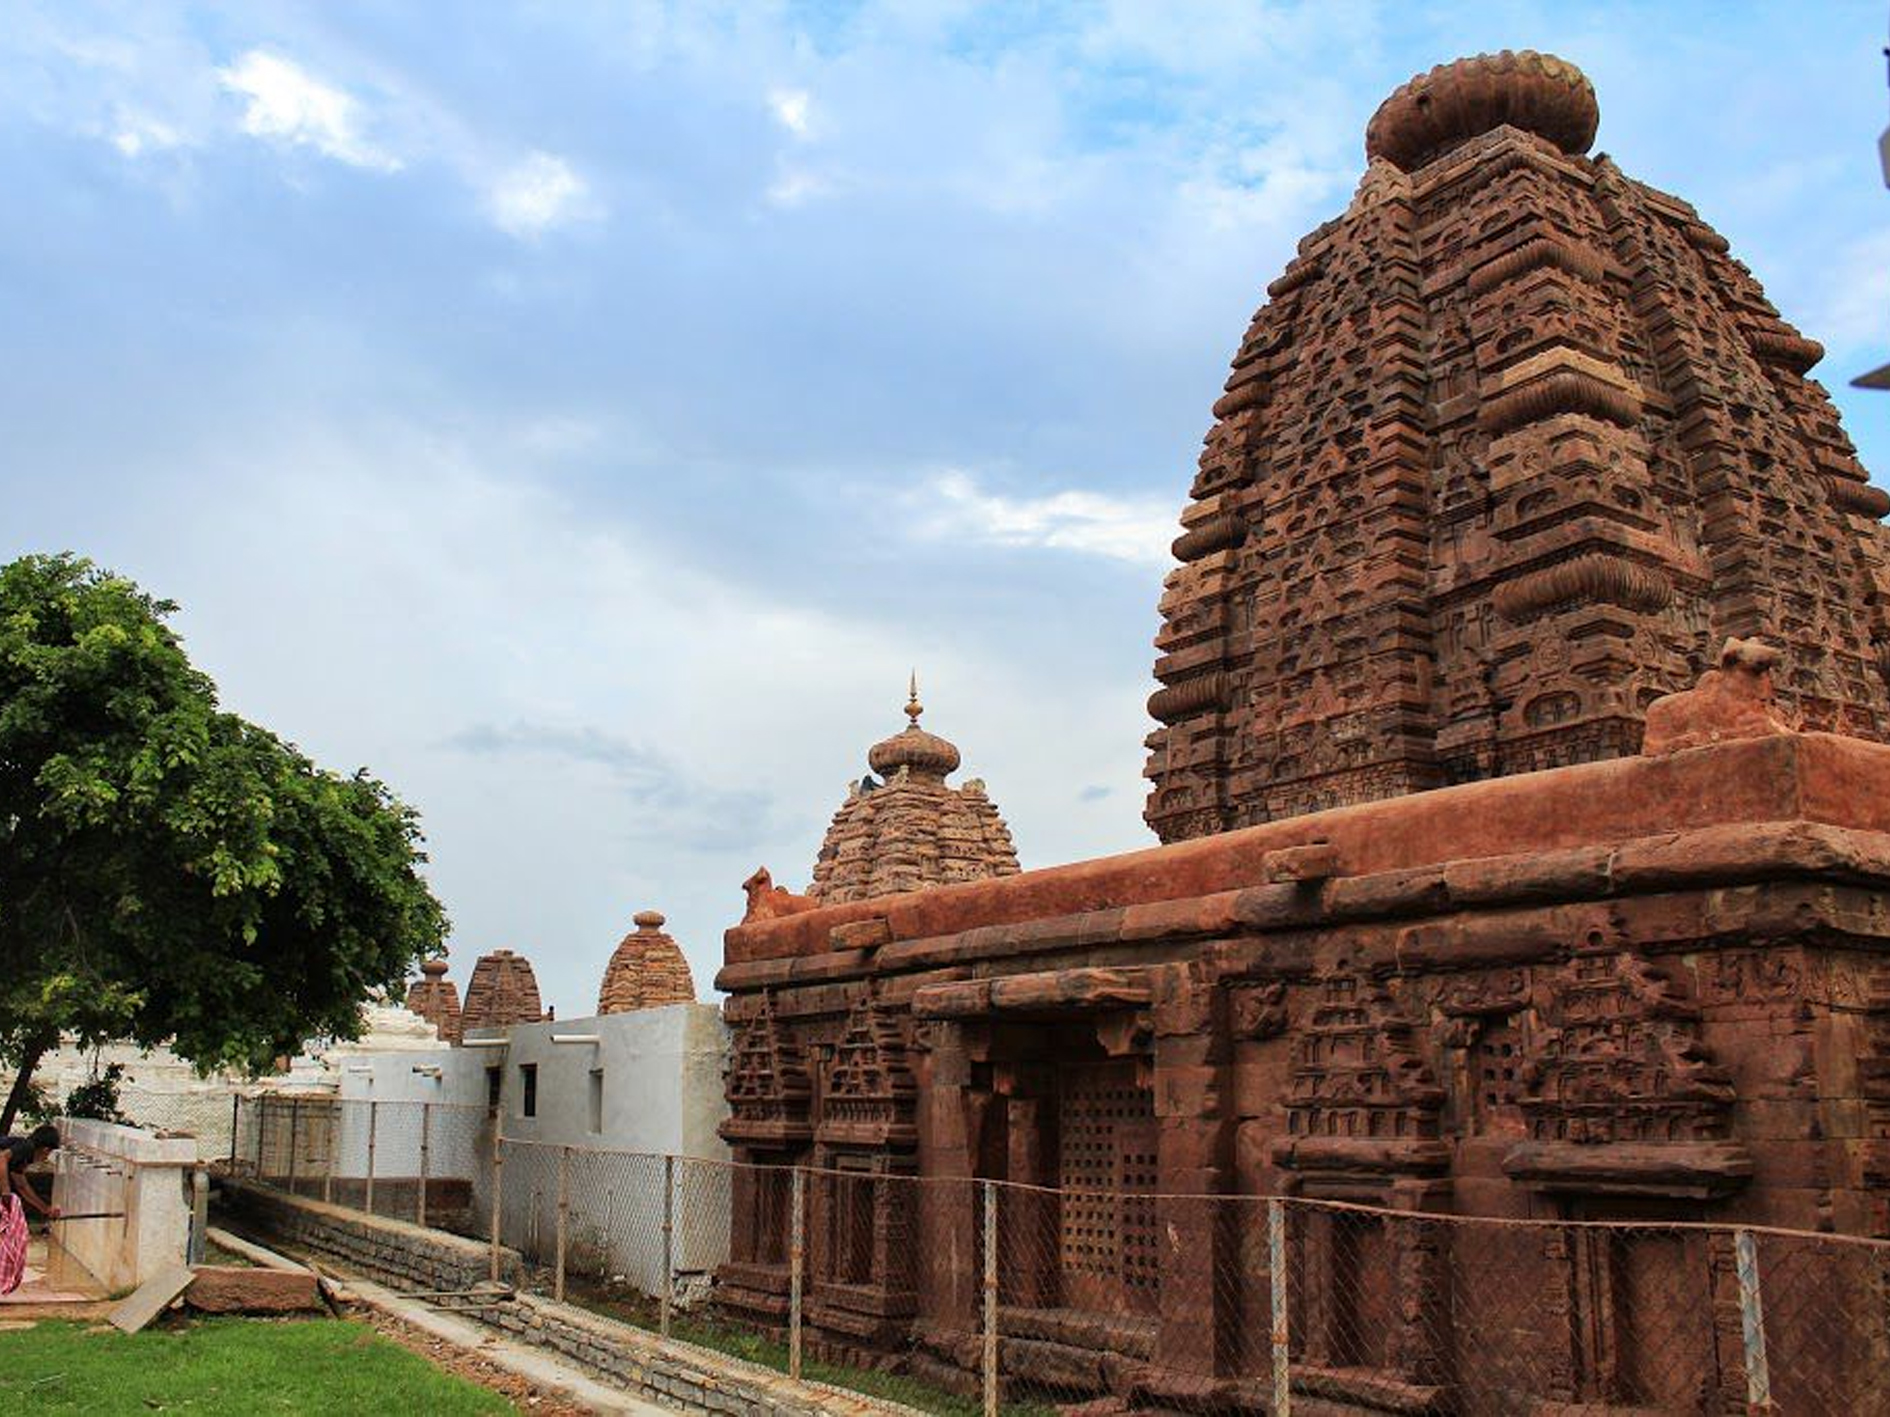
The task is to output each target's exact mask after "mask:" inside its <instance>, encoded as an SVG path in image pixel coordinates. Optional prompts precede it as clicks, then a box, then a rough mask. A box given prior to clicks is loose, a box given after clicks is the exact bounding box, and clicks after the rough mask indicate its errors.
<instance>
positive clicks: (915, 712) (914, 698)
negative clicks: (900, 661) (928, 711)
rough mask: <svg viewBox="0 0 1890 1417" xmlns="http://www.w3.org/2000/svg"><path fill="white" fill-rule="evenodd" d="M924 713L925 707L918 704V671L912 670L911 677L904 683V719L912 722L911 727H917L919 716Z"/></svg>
mask: <svg viewBox="0 0 1890 1417" xmlns="http://www.w3.org/2000/svg"><path fill="white" fill-rule="evenodd" d="M924 712H925V705H924V704H922V703H920V702H919V671H918V670H916V669H915V670H913V671H912V677H911V678H910V679H908V680H907V681H906V717H907V718H909V719H911V720H912V726H913V727H914V728H917V727H918V726H919V715H920V714H922V713H924Z"/></svg>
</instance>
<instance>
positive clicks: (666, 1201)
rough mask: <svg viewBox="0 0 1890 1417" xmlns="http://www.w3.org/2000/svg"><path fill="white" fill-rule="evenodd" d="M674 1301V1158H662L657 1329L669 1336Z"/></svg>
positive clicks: (664, 1335) (666, 1336) (665, 1336)
mask: <svg viewBox="0 0 1890 1417" xmlns="http://www.w3.org/2000/svg"><path fill="white" fill-rule="evenodd" d="M675 1301H676V1158H675V1157H673V1156H665V1157H664V1158H663V1312H662V1315H661V1318H660V1321H659V1323H658V1325H657V1331H658V1332H659V1333H661V1334H662V1335H663V1337H664V1338H668V1337H669V1311H670V1306H671V1305H672V1304H674V1303H675Z"/></svg>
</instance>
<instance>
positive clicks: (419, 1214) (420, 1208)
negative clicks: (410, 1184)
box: [413, 1102, 433, 1230]
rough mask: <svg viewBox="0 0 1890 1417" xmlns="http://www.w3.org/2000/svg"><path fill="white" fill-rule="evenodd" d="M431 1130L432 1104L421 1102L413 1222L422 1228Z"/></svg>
mask: <svg viewBox="0 0 1890 1417" xmlns="http://www.w3.org/2000/svg"><path fill="white" fill-rule="evenodd" d="M432 1130H433V1104H432V1103H431V1102H422V1103H421V1104H420V1194H419V1196H418V1197H416V1198H415V1200H414V1203H413V1219H414V1224H416V1225H418V1226H419V1227H420V1228H421V1229H422V1230H424V1229H426V1226H427V1180H428V1178H429V1177H430V1176H431V1175H432V1169H431V1166H430V1164H429V1162H430V1158H429V1156H428V1154H427V1152H428V1148H429V1147H430V1146H431V1145H432V1142H433V1137H432V1135H431V1133H432Z"/></svg>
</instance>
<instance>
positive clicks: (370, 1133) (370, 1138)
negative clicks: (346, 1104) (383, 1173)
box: [362, 1102, 381, 1215]
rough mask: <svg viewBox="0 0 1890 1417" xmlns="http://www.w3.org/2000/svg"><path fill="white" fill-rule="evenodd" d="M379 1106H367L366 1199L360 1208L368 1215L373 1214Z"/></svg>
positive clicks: (374, 1104) (379, 1119) (375, 1103)
mask: <svg viewBox="0 0 1890 1417" xmlns="http://www.w3.org/2000/svg"><path fill="white" fill-rule="evenodd" d="M380 1124H381V1104H380V1103H379V1102H370V1103H368V1105H367V1198H366V1199H365V1200H364V1201H363V1202H362V1208H363V1209H364V1210H366V1211H367V1213H368V1214H369V1215H372V1214H374V1134H375V1133H376V1132H378V1131H379V1130H380Z"/></svg>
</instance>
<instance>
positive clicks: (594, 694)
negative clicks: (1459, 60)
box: [0, 0, 1890, 1016]
mask: <svg viewBox="0 0 1890 1417" xmlns="http://www.w3.org/2000/svg"><path fill="white" fill-rule="evenodd" d="M1885 21H1886V14H1885V9H1884V7H1883V6H1882V5H1881V4H1874V3H1873V4H1842V3H1817V4H1749V5H1747V4H1736V3H1735V4H1728V3H1720V4H1712V5H1705V4H1701V5H1690V4H1643V5H1576V4H1567V3H1559V4H1527V3H1498V4H1476V5H1471V4H1456V5H1409V4H1384V5H1374V4H1364V3H1360V4H1345V3H1320V4H1307V5H1294V4H1278V3H1263V0H1229V3H1205V0H1202V2H1201V3H1191V2H1190V0H1148V3H1133V4H1132V3H1120V4H1093V5H1055V4H1042V5H1021V4H1014V5H990V6H983V5H973V4H967V3H955V0H929V2H928V0H910V3H888V4H873V3H862V4H850V5H840V4H836V5H824V6H808V7H802V6H793V5H767V4H761V3H753V4H736V5H728V6H719V5H673V6H672V5H663V4H657V3H644V4H606V3H593V4H585V3H579V2H578V0H560V3H549V0H547V3H540V4H516V5H496V4H491V5H470V6H458V7H442V6H432V5H419V4H412V5H407V6H404V7H401V6H392V5H365V4H343V3H332V4H319V5H307V6H297V5H289V4H243V5H231V6H216V5H190V6H176V7H167V6H164V5H159V4H155V3H138V4H127V5H123V6H118V5H100V4H85V3H74V2H73V0H62V3H54V4H46V5H44V6H38V5H34V4H31V3H26V4H22V3H20V0H13V3H10V4H8V5H7V6H6V7H5V9H4V12H3V13H0V183H3V184H4V186H5V190H6V192H7V196H8V208H9V211H10V219H9V220H8V221H7V222H6V223H5V224H4V227H0V301H3V304H0V309H4V311H5V320H4V324H0V506H3V507H4V508H5V513H4V520H3V521H0V527H3V528H4V533H3V534H0V555H6V556H11V555H14V554H18V553H20V552H24V551H29V550H57V549H66V548H69V549H73V550H78V551H81V552H84V553H86V554H88V555H91V556H93V557H94V558H96V559H98V560H100V561H103V562H105V563H106V564H109V565H111V566H113V567H114V568H116V569H119V570H122V571H124V572H126V573H128V574H131V575H133V576H135V577H136V578H138V579H139V580H140V581H142V582H143V583H144V584H146V585H147V586H148V587H149V588H150V589H152V590H153V591H155V592H158V593H161V594H164V595H167V596H170V597H172V598H173V599H176V600H179V601H181V602H182V604H183V607H184V608H183V611H182V613H181V615H180V617H179V625H180V627H181V629H182V630H183V632H184V633H185V635H186V636H187V638H188V641H189V644H190V647H191V650H192V652H193V653H194V655H195V656H196V658H197V659H198V661H199V662H200V663H201V664H202V665H203V666H204V667H205V668H206V669H208V670H209V671H210V672H211V673H212V674H214V675H215V676H216V678H217V680H218V681H219V683H220V684H221V686H222V689H223V693H224V697H225V699H226V701H227V703H228V704H229V705H230V706H231V707H233V708H235V709H236V710H237V711H239V712H242V713H244V714H247V715H249V716H251V717H253V718H256V719H258V720H260V721H261V722H264V723H266V724H268V725H269V726H271V727H272V728H274V729H276V730H277V731H279V732H281V733H283V734H285V735H286V736H288V737H291V738H293V739H295V740H296V741H298V742H299V743H301V744H302V745H303V746H304V747H306V748H307V749H308V750H309V751H310V752H312V753H313V754H315V755H316V756H317V757H318V758H320V759H321V760H323V761H325V762H327V763H329V764H330V765H332V766H335V767H338V768H352V767H354V766H356V765H357V764H366V765H368V766H369V767H370V768H371V769H372V770H373V771H375V772H376V773H377V774H379V775H380V776H382V777H384V778H386V779H387V780H388V781H389V782H390V783H391V784H393V786H394V787H395V788H396V790H397V791H399V792H400V793H401V794H402V795H403V796H405V797H406V798H407V799H408V800H410V801H412V802H413V803H414V804H415V805H417V806H418V807H419V808H420V809H421V811H422V813H423V814H424V817H425V821H426V825H427V829H428V833H429V837H430V845H431V850H432V853H433V865H432V868H431V872H432V879H433V881H434V883H435V886H436V888H437V889H438V891H439V892H440V894H441V895H442V897H443V898H444V899H445V901H446V903H447V906H448V908H449V910H450V911H451V913H452V916H453V919H454V922H455V932H454V937H453V950H454V961H455V967H454V975H455V977H456V978H459V979H460V980H461V981H462V984H463V981H464V976H465V971H466V970H467V969H468V968H469V967H470V963H471V959H472V957H473V956H475V955H476V954H478V953H481V952H483V951H485V950H489V949H494V948H498V947H501V946H504V947H510V948H513V949H517V950H522V951H524V952H525V953H527V954H529V955H530V956H531V957H532V958H533V960H534V961H535V962H536V964H537V966H538V970H539V976H540V980H541V983H542V984H543V986H544V989H545V992H546V995H547V997H548V999H549V1000H551V1001H552V1002H555V1003H556V1004H557V1006H558V1009H559V1012H560V1013H561V1014H565V1015H567V1016H574V1015H577V1014H582V1013H586V1012H589V1011H590V1009H591V1008H592V1006H593V1004H594V1001H595V990H596V983H597V978H598V974H599V972H600V971H601V968H602V965H603V962H604V959H605V958H606V957H607V955H608V953H609V951H610V949H611V948H612V947H613V946H614V945H615V943H616V941H617V939H618V938H619V937H620V936H621V935H622V934H623V933H624V932H625V931H627V930H628V929H629V928H630V916H631V913H632V912H633V911H635V910H638V909H641V908H644V907H655V908H658V909H661V910H664V911H666V912H667V913H668V914H669V916H670V927H671V929H672V931H673V932H674V933H675V934H676V935H677V937H678V939H679V940H681V941H682V943H683V945H684V947H685V949H686V950H687V951H688V953H689V955H690V958H691V961H692V963H693V964H694V966H695V969H696V973H697V980H698V983H699V985H700V986H701V987H703V988H704V989H706V988H707V985H708V981H709V979H710V977H711V976H712V974H713V972H714V969H715V966H716V964H717V962H718V960H719V957H720V948H721V942H720V936H721V931H722V929H723V928H724V927H725V926H726V925H727V924H729V923H730V922H731V921H732V920H733V919H734V918H736V917H737V916H738V915H739V912H740V903H741V897H740V890H739V883H740V881H741V880H742V879H743V878H744V877H745V876H746V875H748V873H749V872H750V871H751V870H753V869H754V867H755V866H756V865H757V864H761V863H765V864H767V865H768V866H769V867H771V868H772V869H773V871H774V874H775V876H776V878H777V879H778V880H780V881H782V882H784V883H786V884H789V885H792V886H796V887H798V886H800V885H802V884H804V883H805V881H806V879H807V876H808V873H809V871H810V868H811V866H812V861H813V855H814V851H815V848H816V846H817V845H818V842H819V839H820V835H821V832H822V831H823V830H824V828H825V825H826V822H827V819H828V817H829V815H830V814H831V812H832V811H833V809H834V807H835V806H837V805H838V803H839V802H840V800H841V799H842V797H843V796H844V788H845V784H846V782H847V780H848V779H849V778H851V777H857V776H858V775H859V774H860V772H861V771H863V769H864V756H865V750H866V748H867V746H868V745H869V744H870V743H872V742H873V741H874V740H875V739H877V738H879V737H881V736H884V735H885V734H886V733H889V732H891V731H893V730H894V729H895V728H896V727H897V726H898V725H899V724H900V723H901V722H902V720H901V718H900V715H899V707H900V704H901V702H902V699H903V690H904V684H905V676H906V673H907V670H908V669H909V668H910V667H912V666H914V665H916V666H917V667H918V669H919V672H920V676H921V687H922V689H923V690H924V697H925V699H926V701H927V703H928V705H929V706H930V710H929V712H928V716H927V723H928V726H930V727H932V728H934V729H936V730H937V731H939V732H942V733H945V734H947V735H948V736H950V737H952V738H953V739H954V740H956V741H957V742H958V744H959V745H960V747H961V748H962V749H963V752H964V755H965V764H966V772H967V773H968V774H976V775H980V776H982V777H984V778H985V779H986V780H987V782H988V783H989V786H990V790H991V793H992V795H993V797H994V798H995V800H996V801H997V803H998V805H999V806H1000V808H1002V809H1003V810H1004V811H1005V813H1006V815H1007V816H1008V817H1009V818H1010V821H1011V823H1012V826H1013V829H1014V831H1015V834H1016V837H1017V841H1018V845H1019V849H1020V851H1021V853H1022V855H1023V857H1024V860H1025V864H1026V865H1048V864H1052V863H1054V862H1058V861H1064V860H1071V859H1075V858H1079V857H1083V856H1088V855H1094V854H1097V853H1100V852H1105V851H1111V850H1118V849H1126V848H1130V847H1136V846H1141V845H1145V844H1148V842H1149V840H1150V838H1149V837H1148V835H1147V833H1146V830H1145V829H1144V827H1143V826H1142V824H1141V820H1140V815H1139V814H1140V808H1141V797H1142V789H1141V784H1140V780H1139V773H1140V769H1141V763H1142V749H1141V742H1140V740H1141V737H1142V734H1143V732H1144V731H1145V729H1146V728H1147V727H1148V724H1147V723H1146V720H1145V719H1144V717H1143V714H1142V707H1141V706H1142V703H1143V700H1144V699H1145V697H1146V696H1147V693H1148V692H1149V689H1150V688H1151V687H1152V685H1151V682H1150V678H1149V671H1150V664H1151V662H1152V658H1153V651H1152V649H1151V648H1150V645H1149V640H1150V637H1151V636H1152V634H1153V633H1154V630H1155V627H1156V616H1155V601H1156V597H1157V595H1158V592H1159V582H1160V578H1161V575H1162V572H1163V569H1164V566H1165V564H1166V546H1167V542H1168V540H1169V539H1170V538H1171V537H1172V535H1173V534H1174V525H1173V524H1174V519H1175V516H1176V514H1177V513H1178V511H1179V509H1180V507H1181V505H1182V502H1183V500H1184V498H1185V495H1186V490H1187V486H1188V483H1189V480H1190V477H1191V475H1192V465H1193V460H1194V455H1195V452H1196V450H1197V448H1198V445H1199V440H1200V437H1201V434H1202V433H1203V432H1204V431H1205V429H1206V426H1207V423H1208V406H1209V405H1210V403H1212V401H1213V399H1214V397H1215V396H1216V394H1217V393H1218V390H1219V385H1220V381H1221V378H1222V376H1223V373H1224V370H1225V366H1226V361H1227V359H1228V357H1229V356H1230V354H1231V353H1232V351H1233V348H1234V345H1235V343H1236V342H1237V340H1238V338H1239V335H1240V333H1241V331H1242V329H1243V328H1244V326H1245V324H1246V321H1247V317H1248V315H1249V314H1250V312H1251V311H1252V309H1253V308H1254V306H1255V305H1256V304H1257V303H1259V302H1260V300H1262V299H1263V298H1264V296H1263V292H1264V287H1265V286H1266V283H1267V282H1268V281H1269V280H1271V279H1272V278H1273V277H1274V276H1275V275H1277V274H1278V273H1279V272H1280V270H1281V268H1282V267H1283V266H1284V264H1285V262H1286V260H1287V258H1288V256H1289V255H1290V254H1291V251H1292V246H1293V243H1294V242H1295V241H1296V240H1297V239H1298V238H1299V237H1300V236H1301V235H1303V234H1304V233H1305V232H1307V231H1308V230H1310V229H1311V228H1312V227H1313V226H1314V225H1316V224H1317V223H1319V222H1321V221H1323V220H1326V219H1328V218H1330V217H1332V216H1334V215H1336V214H1338V213H1339V212H1340V211H1341V210H1342V209H1343V208H1344V206H1345V204H1346V201H1347V200H1348V198H1349V196H1350V194H1351V191H1352V189H1353V187H1354V186H1355V185H1356V183H1357V180H1358V178H1359V176H1360V174H1361V172H1362V169H1363V156H1362V151H1361V146H1362V140H1363V132H1364V126H1365V122H1366V120H1367V119H1368V118H1369V117H1370V115H1371V113H1372V110H1373V109H1374V108H1375V107H1376V106H1377V105H1378V103H1379V102H1380V100H1382V99H1383V97H1384V96H1385V95H1386V94H1387V93H1388V92H1390V90H1391V89H1392V88H1393V87H1395V86H1396V85H1397V84H1398V83H1400V82H1402V81H1403V80H1405V79H1406V78H1408V77H1409V76H1410V75H1411V74H1412V73H1414V72H1416V71H1418V70H1421V69H1425V68H1428V67H1430V66H1431V65H1432V64H1434V63H1438V62H1441V61H1444V60H1448V59H1451V58H1454V57H1457V56H1458V55H1461V54H1466V53H1475V52H1479V51H1484V50H1490V49H1497V48H1502V47H1506V46H1508V47H1525V46H1527V47H1534V48H1540V49H1549V50H1553V51H1555V52H1557V53H1560V54H1562V55H1564V56H1565V57H1567V58H1570V59H1573V60H1574V61H1575V62H1577V63H1579V64H1581V65H1582V66H1583V67H1584V68H1585V69H1586V70H1587V72H1588V73H1589V75H1590V77H1591V78H1592V79H1593V80H1594V82H1595V85H1596V88H1597V90H1598V92H1599V95H1600V99H1601V111H1602V125H1601V136H1600V139H1599V142H1598V144H1597V146H1598V148H1600V149H1603V150H1605V151H1607V152H1609V153H1611V154H1613V155H1614V157H1615V158H1616V160H1617V161H1618V162H1620V163H1621V165H1622V166H1623V167H1624V168H1625V169H1626V170H1627V171H1628V172H1630V173H1632V174H1633V175H1635V176H1637V177H1640V178H1642V179H1643V180H1646V181H1649V182H1652V183H1654V184H1655V185H1657V186H1660V187H1664V188H1666V189H1668V190H1670V191H1675V192H1677V193H1679V194H1680V195H1681V196H1683V197H1685V198H1687V199H1688V200H1690V201H1692V202H1693V203H1694V204H1695V205H1697V206H1698V207H1699V209H1700V210H1701V212H1702V213H1703V214H1704V215H1705V216H1706V218H1707V219H1708V220H1709V221H1711V222H1713V223H1714V224H1715V225H1716V226H1717V227H1718V228H1719V229H1720V230H1721V231H1723V232H1724V233H1725V234H1726V235H1727V236H1728V237H1729V238H1730V239H1731V241H1732V243H1733V247H1734V251H1735V253H1736V254H1738V255H1739V256H1740V257H1742V258H1743V259H1744V260H1745V261H1746V262H1747V263H1748V264H1750V265H1751V266H1752V267H1753V269H1754V270H1755V272H1756V273H1757V274H1758V276H1759V278H1760V279H1761V280H1762V281H1763V282H1764V283H1765V285H1766V287H1767V290H1768V292H1769V293H1770V295H1771V297H1772V299H1773V301H1774V302H1775V303H1776V304H1777V305H1778V306H1779V307H1780V309H1781V310H1782V311H1783V313H1784V314H1785V315H1786V317H1787V318H1788V319H1790V320H1792V321H1793V322H1795V323H1796V324H1798V325H1800V326H1801V327H1802V328H1803V329H1805V331H1806V332H1807V333H1809V334H1811V335H1812V336H1814V337H1816V338H1818V339H1820V340H1823V341H1824V342H1825V344H1826V345H1827V347H1828V348H1829V351H1830V354H1829V357H1828V358H1827V360H1826V363H1825V365H1824V366H1823V367H1822V369H1821V370H1820V373H1821V374H1822V376H1823V377H1824V379H1825V381H1826V382H1827V383H1828V384H1829V385H1831V386H1833V388H1834V392H1835V393H1836V395H1837V398H1838V402H1839V404H1840V405H1841V407H1842V408H1843V411H1844V413H1845V415H1846V423H1847V426H1848V428H1849V430H1850V433H1851V436H1852V437H1853V438H1854V439H1855V440H1856V441H1857V443H1858V445H1859V448H1860V451H1861V452H1862V454H1863V456H1864V459H1865V462H1866V464H1867V465H1870V466H1871V467H1873V468H1875V469H1879V470H1882V469H1890V436H1886V433H1885V431H1884V427H1885V417H1886V414H1890V403H1887V402H1885V400H1886V399H1890V395H1870V394H1862V393H1858V392H1856V391H1853V390H1850V389H1849V388H1847V387H1845V385H1846V383H1847V381H1848V380H1849V379H1850V378H1851V377H1852V376H1853V375H1855V374H1857V373H1859V372H1862V371H1863V370H1865V369H1868V368H1871V367H1874V366H1875V365H1877V364H1879V363H1882V362H1884V361H1885V360H1890V193H1886V192H1885V190H1884V188H1883V185H1882V180H1881V177H1880V176H1879V173H1878V170H1877V166H1876V153H1875V143H1876V138H1877V134H1878V132H1879V131H1880V130H1881V129H1882V128H1883V127H1884V124H1885V118H1886V92H1885V86H1884V68H1883V60H1882V57H1881V55H1880V52H1879V51H1880V49H1881V46H1882V44H1883V41H1884V38H1885V28H1886V25H1885Z"/></svg>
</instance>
